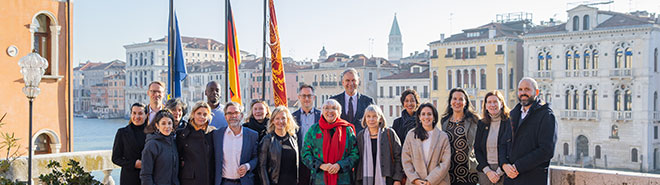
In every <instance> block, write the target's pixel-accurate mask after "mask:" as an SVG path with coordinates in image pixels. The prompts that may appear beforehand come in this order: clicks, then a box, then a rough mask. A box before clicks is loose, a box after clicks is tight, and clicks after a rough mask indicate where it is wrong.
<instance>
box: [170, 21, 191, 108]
mask: <svg viewBox="0 0 660 185" xmlns="http://www.w3.org/2000/svg"><path fill="white" fill-rule="evenodd" d="M171 20H172V17H170V21H169V25H170V27H171V26H172V21H171ZM173 29H174V30H173V31H169V32H168V35H169V37H168V38H169V39H168V40H167V42H168V45H167V47H168V52H169V55H168V56H171V55H172V54H174V57H168V61H169V63H168V64H169V65H172V66H170V67H169V68H168V71H169V73H170V75H169V76H168V79H169V80H168V81H169V83H170V86H169V87H170V88H168V89H167V90H168V94H169V95H170V97H169V98H178V97H181V81H183V80H184V79H186V76H188V73H187V72H186V64H185V62H184V60H183V49H182V48H181V35H180V34H179V21H178V20H177V18H176V13H174V28H173ZM172 34H174V35H172ZM172 40H174V41H175V42H174V50H173V49H172V48H171V47H172V44H171V43H170V42H172ZM173 51H174V53H172V52H173ZM172 58H174V62H172V61H171V60H172ZM172 70H173V71H172ZM172 88H173V89H172ZM169 98H168V99H169Z"/></svg>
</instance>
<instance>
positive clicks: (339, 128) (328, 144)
mask: <svg viewBox="0 0 660 185" xmlns="http://www.w3.org/2000/svg"><path fill="white" fill-rule="evenodd" d="M319 127H320V128H321V132H322V133H323V163H330V164H334V163H337V161H339V160H341V158H342V157H343V154H344V150H345V149H346V140H347V139H348V137H347V133H346V131H347V129H346V127H351V128H353V132H355V127H354V126H353V124H351V123H349V122H347V121H346V120H343V119H341V118H337V120H335V122H334V123H328V122H327V121H326V120H325V118H324V117H322V118H321V119H319ZM333 128H334V129H335V133H334V134H333V135H330V130H331V129H333ZM338 179H339V174H338V173H337V174H330V173H328V172H324V181H325V184H327V185H336V184H337V180H338Z"/></svg>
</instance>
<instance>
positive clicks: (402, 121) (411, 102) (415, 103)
mask: <svg viewBox="0 0 660 185" xmlns="http://www.w3.org/2000/svg"><path fill="white" fill-rule="evenodd" d="M400 99H401V105H402V106H403V111H402V112H401V117H398V118H396V119H395V120H394V124H392V129H394V131H396V134H397V135H399V140H400V141H405V140H406V134H408V131H409V130H410V129H413V128H415V112H417V108H418V107H419V104H420V102H419V95H418V94H417V91H415V90H413V89H406V90H405V91H403V93H402V94H401V98H400Z"/></svg>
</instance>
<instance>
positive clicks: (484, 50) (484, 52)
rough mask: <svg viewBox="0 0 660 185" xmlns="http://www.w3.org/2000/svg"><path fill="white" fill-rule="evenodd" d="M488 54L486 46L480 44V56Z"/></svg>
mask: <svg viewBox="0 0 660 185" xmlns="http://www.w3.org/2000/svg"><path fill="white" fill-rule="evenodd" d="M483 55H486V46H479V56H483Z"/></svg>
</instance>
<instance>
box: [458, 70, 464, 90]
mask: <svg viewBox="0 0 660 185" xmlns="http://www.w3.org/2000/svg"><path fill="white" fill-rule="evenodd" d="M461 82H462V81H461V70H456V87H463V83H461Z"/></svg>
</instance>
